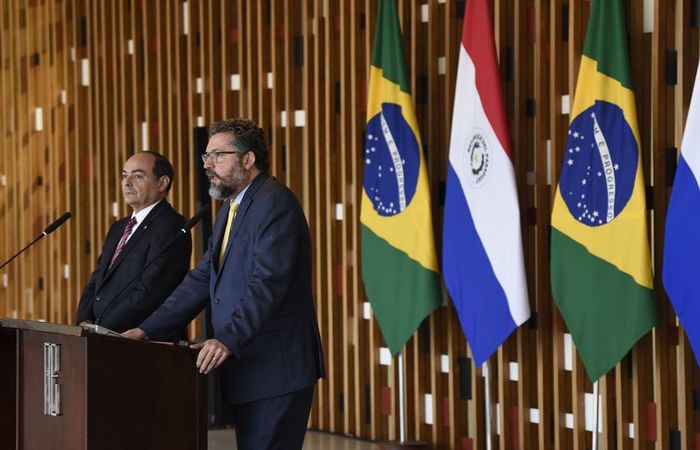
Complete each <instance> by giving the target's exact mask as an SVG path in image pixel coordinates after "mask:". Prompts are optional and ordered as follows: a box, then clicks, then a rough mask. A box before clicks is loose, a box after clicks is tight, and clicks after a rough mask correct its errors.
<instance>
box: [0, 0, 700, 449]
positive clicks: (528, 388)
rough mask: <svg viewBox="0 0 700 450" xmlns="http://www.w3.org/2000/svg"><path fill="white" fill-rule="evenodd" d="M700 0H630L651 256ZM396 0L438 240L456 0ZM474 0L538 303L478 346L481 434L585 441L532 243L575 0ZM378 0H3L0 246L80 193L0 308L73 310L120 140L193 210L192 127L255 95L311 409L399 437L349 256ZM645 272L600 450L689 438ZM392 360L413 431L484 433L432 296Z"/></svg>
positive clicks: (548, 189) (689, 422)
mask: <svg viewBox="0 0 700 450" xmlns="http://www.w3.org/2000/svg"><path fill="white" fill-rule="evenodd" d="M696 3H697V2H696V1H695V0H675V1H670V0H650V1H644V2H642V1H640V0H626V7H627V8H626V17H627V27H628V32H629V44H630V55H631V60H632V73H633V79H634V85H635V86H636V93H637V105H638V113H639V126H640V132H641V137H642V149H641V151H642V157H643V162H644V171H645V176H646V183H647V185H648V186H649V188H648V204H649V208H650V213H649V218H650V225H651V226H650V239H651V242H652V248H653V252H654V254H653V262H654V267H655V273H656V274H657V275H658V274H659V273H660V267H661V263H662V259H661V258H662V254H663V251H662V250H663V248H662V244H663V232H664V219H665V212H666V206H667V202H668V198H669V194H670V186H671V183H672V176H673V169H674V162H675V158H676V157H677V152H678V148H679V146H680V141H681V137H682V132H683V128H684V126H685V118H686V114H687V109H688V104H689V101H690V95H691V92H692V87H693V79H694V75H695V69H696V67H697V62H698V44H699V43H700V40H699V36H698V29H697V27H696V26H695V25H693V17H694V16H693V14H694V13H696V12H697V11H696V9H697V5H696ZM397 5H398V11H399V14H400V18H401V22H402V28H403V35H404V47H405V54H406V59H407V63H408V65H409V68H408V69H409V73H410V86H411V89H412V92H413V99H414V103H415V106H416V113H417V116H418V121H419V124H420V128H421V134H422V137H423V142H424V146H425V150H426V153H427V163H428V173H429V176H430V179H431V189H432V195H433V202H434V205H435V208H434V209H435V211H434V213H435V217H434V221H435V225H436V227H435V228H436V233H437V236H436V242H438V243H440V242H441V236H440V230H441V225H442V219H441V217H442V195H443V193H444V180H445V168H446V164H447V153H448V145H449V132H450V126H451V116H452V99H453V92H454V83H455V78H456V70H457V62H458V59H457V58H458V48H459V40H460V36H461V29H462V23H463V22H462V19H463V17H462V16H463V11H464V1H453V0H397ZM491 6H492V11H493V13H494V26H495V30H496V43H497V50H498V53H499V58H500V62H501V69H502V70H501V73H502V78H503V86H504V93H505V97H506V109H507V112H508V116H509V118H510V125H511V134H512V142H513V148H514V154H515V160H514V163H515V168H516V173H517V184H518V189H519V193H520V199H521V206H522V211H521V217H522V223H523V236H524V243H525V257H526V262H527V274H528V282H529V289H530V299H531V305H532V309H533V311H534V313H535V316H534V318H533V319H532V320H531V321H529V322H528V323H527V324H525V325H524V326H523V327H521V329H519V330H518V331H517V332H516V333H515V334H514V335H513V336H512V337H511V338H510V340H509V341H507V343H506V344H505V345H504V346H503V347H502V349H501V350H500V351H499V352H498V354H497V355H496V356H495V357H494V358H492V359H491V361H490V370H491V373H492V375H493V377H492V379H493V382H492V386H491V390H492V392H491V398H492V399H494V402H496V403H497V404H498V406H497V407H496V408H495V416H496V417H497V422H498V424H497V425H496V424H495V423H494V428H497V429H498V434H497V435H496V436H495V448H497V449H520V450H530V449H541V450H544V449H557V450H565V449H567V450H568V449H574V450H584V449H586V448H590V447H591V442H592V434H591V432H589V431H586V420H585V411H586V400H585V399H586V397H585V394H590V393H592V385H591V383H590V381H589V380H588V379H587V377H586V374H585V372H584V369H583V366H582V365H581V362H580V360H579V359H578V358H577V357H576V355H575V354H574V357H573V360H572V369H571V370H568V369H567V364H566V358H567V352H566V348H567V344H566V337H565V333H566V329H565V325H564V323H563V321H562V320H561V317H560V316H559V313H558V311H557V309H556V308H555V307H554V306H553V303H552V298H551V294H550V286H549V258H548V255H549V217H550V208H551V203H552V198H553V195H554V191H555V187H556V180H557V178H558V174H559V165H560V162H561V150H562V149H563V147H564V144H565V138H566V132H567V126H568V120H569V116H568V115H567V114H563V113H562V111H563V110H562V101H563V100H562V99H563V98H564V97H565V96H569V101H570V103H573V99H572V98H571V97H572V96H573V92H574V89H575V85H576V79H577V75H578V66H579V62H580V58H581V49H582V45H583V36H584V33H585V29H586V24H587V20H588V11H589V8H590V3H589V2H588V1H583V0H570V1H568V2H566V1H564V0H492V2H491ZM376 7H377V1H376V0H261V1H250V0H235V1H234V0H229V1H223V0H219V1H217V0H187V1H180V0H123V1H121V0H106V1H88V0H3V1H2V2H0V64H1V69H0V74H1V75H0V105H1V106H0V117H1V120H2V123H1V124H0V129H1V133H2V134H1V136H0V145H1V148H2V151H1V152H0V258H2V259H5V258H7V257H9V256H10V255H11V254H13V253H14V252H16V251H17V250H19V249H20V248H21V246H22V245H23V244H24V243H26V242H29V241H30V240H31V238H32V237H34V236H35V235H37V234H38V233H39V232H40V231H41V229H42V228H43V227H44V226H45V225H46V224H48V223H49V222H50V221H51V220H53V219H54V218H56V217H58V216H59V215H60V214H61V213H62V212H63V211H66V210H70V211H72V212H73V215H74V217H73V219H71V221H70V222H68V223H67V225H66V226H64V227H63V228H61V229H60V230H59V231H57V232H56V233H55V234H54V235H52V236H50V237H49V238H48V239H46V240H45V242H42V243H40V244H39V245H37V246H36V247H35V248H34V249H33V250H31V251H30V252H29V253H27V254H25V255H23V256H22V257H21V258H20V259H18V260H17V261H15V263H14V264H13V265H12V266H10V267H8V268H7V269H5V270H4V271H3V272H2V273H1V274H0V316H12V317H24V318H32V319H42V320H49V321H56V322H64V323H70V322H72V321H73V320H74V311H75V308H76V301H77V299H78V297H79V294H80V292H81V289H82V286H83V284H84V283H85V282H86V280H87V278H88V276H89V273H90V270H91V268H92V267H93V265H94V262H95V260H96V258H97V256H98V252H99V249H100V248H101V245H102V239H103V237H104V234H105V232H106V230H107V228H108V226H109V225H110V224H111V223H112V222H113V221H114V220H116V218H117V217H120V216H123V215H124V214H126V213H127V208H126V207H125V205H124V203H123V200H122V198H121V195H120V189H119V180H120V177H119V172H120V170H121V164H122V163H123V161H124V160H125V158H127V157H128V156H129V155H131V154H133V153H134V152H137V151H140V150H143V149H155V150H158V151H160V152H162V153H164V154H165V155H166V156H168V157H169V158H170V159H171V161H173V163H174V165H175V170H176V175H175V178H176V179H175V187H174V189H173V191H172V194H171V198H170V201H171V202H172V203H173V204H174V205H175V206H176V208H177V209H179V210H180V211H182V213H183V214H185V215H189V214H192V213H193V212H194V211H195V209H196V201H195V195H194V191H195V170H198V167H199V166H200V162H199V159H198V156H197V155H195V154H194V151H193V150H192V139H193V127H195V126H202V125H206V124H208V123H211V122H212V121H215V120H219V119H222V118H225V117H234V116H246V117H250V118H252V119H254V120H256V121H257V122H258V123H260V124H261V125H262V126H264V128H265V129H266V132H267V134H268V137H269V139H270V142H271V149H272V172H273V173H274V174H275V175H276V176H278V177H279V178H280V179H281V180H283V181H284V182H285V183H287V184H288V185H289V186H290V187H291V188H292V189H293V190H294V191H295V192H296V193H297V195H298V197H299V199H300V201H301V202H302V204H303V207H304V210H305V212H306V214H307V217H308V219H309V223H310V227H311V231H312V235H313V241H314V253H313V255H314V268H315V270H314V288H315V293H316V301H317V311H318V317H319V320H320V327H321V333H322V335H323V340H324V345H325V348H326V359H327V363H328V372H329V377H328V379H326V380H323V381H321V382H320V384H319V387H318V390H317V396H316V400H315V402H314V407H313V411H312V416H311V420H310V426H311V427H312V428H317V429H321V430H327V431H331V432H335V433H342V434H349V435H354V436H358V437H363V438H367V439H372V440H381V439H395V438H397V437H398V417H397V409H398V397H397V391H398V370H397V367H396V364H395V362H394V363H392V364H391V365H389V366H385V365H381V364H380V358H379V352H380V348H381V347H382V346H383V345H384V344H383V341H382V337H381V334H380V332H379V330H378V328H377V326H376V323H375V322H374V320H373V319H372V318H370V319H369V320H366V319H365V318H364V311H365V302H366V298H365V294H364V290H363V287H362V281H361V270H360V266H359V262H360V252H361V249H360V248H359V242H360V240H359V232H358V220H359V198H360V192H361V191H360V189H361V175H362V160H361V151H362V147H363V129H364V124H365V120H366V118H365V114H366V97H367V85H368V69H369V60H370V54H371V46H372V37H373V32H374V26H375V20H376ZM645 15H646V16H645ZM645 17H646V19H645ZM645 23H646V25H645ZM647 27H650V29H649V30H647V29H646V28H647ZM39 122H41V123H39ZM37 125H41V126H40V127H37ZM196 239H198V238H197V237H195V240H196ZM196 244H198V243H196ZM195 248H197V247H195ZM196 258H197V255H194V256H193V262H194V261H195V260H196ZM656 284H657V293H658V296H659V305H660V306H659V308H660V311H661V323H660V325H659V326H658V327H657V328H656V329H655V330H654V331H653V332H652V333H650V334H649V335H647V336H645V337H644V338H643V339H642V340H641V341H640V343H639V344H638V345H637V346H636V347H635V348H634V350H633V351H632V352H631V353H630V355H628V356H627V357H626V358H625V359H624V360H623V361H622V362H621V363H620V364H619V365H618V366H617V367H616V368H615V370H613V371H611V372H610V374H608V375H607V376H606V377H604V378H603V379H602V380H601V383H600V386H601V397H602V413H603V418H602V422H603V433H602V435H601V439H602V446H601V448H604V449H621V450H623V449H625V450H626V449H629V450H632V449H634V450H640V449H644V450H650V449H682V450H700V413H699V412H698V410H699V409H700V373H699V371H698V366H697V364H696V361H695V359H694V356H693V353H692V350H691V348H690V346H689V344H688V341H687V339H686V337H685V336H684V334H683V331H682V329H680V328H679V327H678V323H677V319H676V316H675V315H674V313H673V310H672V308H671V307H670V304H669V303H668V299H667V298H666V296H665V294H664V292H663V289H662V288H661V284H660V281H659V277H658V276H657V282H656ZM198 331H199V330H198V327H197V326H196V325H195V326H193V329H192V332H193V333H194V334H196V333H197V332H198ZM574 353H575V350H574ZM405 363H406V372H407V389H406V391H407V414H408V422H409V425H408V435H409V437H410V438H412V439H420V440H424V441H427V442H429V443H431V445H432V446H433V447H434V448H456V449H482V448H485V432H484V428H485V420H486V418H485V416H484V412H483V411H484V387H485V386H484V378H483V371H482V369H481V368H476V367H474V366H473V364H472V362H471V359H470V355H469V352H468V347H467V344H466V342H465V339H464V336H463V334H462V332H461V330H460V328H459V324H458V322H457V320H456V316H455V314H454V311H453V309H452V307H451V306H449V304H446V305H445V306H443V307H441V308H440V309H439V310H438V311H436V312H435V313H434V314H433V315H432V316H431V317H430V318H429V319H427V320H426V321H425V322H424V323H423V325H422V326H421V328H420V330H419V332H418V333H417V334H416V336H415V337H414V339H413V340H412V341H410V342H409V344H408V345H407V347H406V350H405ZM443 367H444V368H445V369H446V371H443ZM512 375H517V376H516V377H514V378H516V379H515V380H514V379H513V377H512ZM569 414H571V415H572V416H568V415H569ZM630 436H633V437H630Z"/></svg>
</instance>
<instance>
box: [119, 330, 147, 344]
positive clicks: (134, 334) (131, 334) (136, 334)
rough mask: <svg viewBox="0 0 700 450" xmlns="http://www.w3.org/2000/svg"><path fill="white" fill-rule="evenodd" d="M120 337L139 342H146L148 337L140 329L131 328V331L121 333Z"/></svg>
mask: <svg viewBox="0 0 700 450" xmlns="http://www.w3.org/2000/svg"><path fill="white" fill-rule="evenodd" d="M122 336H124V337H127V338H129V339H138V340H139V341H147V340H148V336H146V332H145V331H143V330H142V329H141V328H132V329H131V330H126V331H125V332H123V333H122Z"/></svg>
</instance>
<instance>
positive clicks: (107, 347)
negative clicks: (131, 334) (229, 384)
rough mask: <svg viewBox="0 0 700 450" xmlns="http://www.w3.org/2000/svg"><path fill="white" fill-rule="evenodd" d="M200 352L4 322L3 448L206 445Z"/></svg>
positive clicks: (200, 449)
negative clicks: (197, 359) (199, 367)
mask: <svg viewBox="0 0 700 450" xmlns="http://www.w3.org/2000/svg"><path fill="white" fill-rule="evenodd" d="M195 359H196V352H195V351H193V350H191V349H189V348H183V347H177V346H173V345H166V344H158V343H150V342H141V341H135V340H130V339H125V338H121V337H112V336H105V335H100V334H97V333H92V332H89V331H87V330H84V329H82V328H80V327H74V326H68V325H57V324H48V323H41V322H32V321H21V320H15V319H0V449H2V450H5V449H8V450H10V449H11V450H37V449H42V450H68V449H70V450H112V449H113V450H129V449H139V450H156V449H157V450H162V449H168V450H179V449H182V450H206V448H207V430H206V428H207V427H206V409H207V407H206V406H207V405H206V401H207V400H206V399H207V396H206V378H205V377H204V376H203V375H200V374H199V372H198V371H197V369H196V367H195Z"/></svg>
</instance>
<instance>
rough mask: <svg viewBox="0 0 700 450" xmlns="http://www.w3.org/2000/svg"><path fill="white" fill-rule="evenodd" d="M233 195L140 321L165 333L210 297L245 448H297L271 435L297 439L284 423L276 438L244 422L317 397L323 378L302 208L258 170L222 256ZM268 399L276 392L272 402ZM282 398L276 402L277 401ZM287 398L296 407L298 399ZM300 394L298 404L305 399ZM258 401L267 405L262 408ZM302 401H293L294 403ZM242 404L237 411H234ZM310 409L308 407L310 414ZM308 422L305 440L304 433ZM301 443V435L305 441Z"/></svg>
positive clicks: (153, 333)
mask: <svg viewBox="0 0 700 450" xmlns="http://www.w3.org/2000/svg"><path fill="white" fill-rule="evenodd" d="M228 210H229V202H227V203H226V204H225V205H224V207H222V208H221V210H220V211H219V214H218V216H217V220H216V223H215V225H214V230H213V232H212V237H211V239H210V240H209V247H208V250H207V252H206V253H205V254H204V256H203V257H202V259H201V261H200V262H199V264H197V266H196V267H195V268H194V269H193V270H192V271H191V272H190V273H189V275H188V276H187V277H186V278H185V280H184V281H183V282H182V284H180V286H178V288H177V289H176V290H175V291H174V292H173V293H172V294H171V295H170V297H169V298H168V299H167V300H166V301H165V302H164V303H163V305H162V306H161V307H160V308H159V309H158V310H157V311H156V312H155V313H154V314H153V315H152V316H151V317H149V318H148V319H147V320H146V321H145V322H144V323H143V324H142V325H141V328H142V329H143V330H144V331H145V332H146V334H147V335H148V337H149V338H150V339H159V338H160V337H161V336H163V335H167V334H169V333H170V332H171V331H172V330H173V329H175V328H177V327H180V326H182V324H184V323H187V322H189V321H190V320H192V319H193V318H194V317H195V316H196V315H197V314H198V313H199V312H200V311H201V310H202V309H204V307H205V306H206V305H207V302H210V304H211V309H212V325H213V330H214V337H215V338H216V339H218V340H219V341H221V342H222V343H223V344H224V345H225V346H226V347H227V348H228V349H229V350H230V351H231V353H232V355H231V357H229V358H228V359H227V360H226V361H225V362H224V363H223V365H222V366H221V367H220V368H219V369H218V370H220V372H221V379H222V384H223V390H224V395H225V397H226V400H227V401H228V402H230V403H231V404H233V405H234V417H239V418H242V417H243V416H241V411H243V410H245V408H247V407H251V406H252V405H256V406H252V407H253V408H255V410H254V411H252V410H250V411H249V412H250V414H248V413H246V414H244V416H245V417H253V416H254V415H255V416H257V417H258V418H259V419H256V420H253V423H250V424H244V423H243V421H242V422H241V423H240V424H236V427H237V436H238V442H239V446H241V445H242V446H243V447H244V448H298V447H296V446H295V444H289V446H287V444H285V445H282V446H277V444H271V443H270V442H273V441H274V442H289V443H292V442H296V441H298V438H299V436H298V435H295V436H292V435H288V436H285V433H287V432H289V433H292V434H293V433H295V432H294V431H289V430H280V431H279V432H280V434H281V435H280V436H276V437H275V438H274V439H272V440H270V441H264V442H265V443H264V444H262V443H261V442H263V441H255V440H250V441H245V437H243V439H244V440H243V441H242V440H241V439H242V438H241V436H239V434H240V432H241V427H244V428H246V427H247V430H248V431H251V432H252V433H258V432H260V431H261V429H262V428H265V427H268V426H273V428H274V424H273V425H270V424H269V423H266V421H267V420H273V421H274V416H275V415H279V410H280V408H284V406H280V402H279V397H280V396H285V395H294V393H299V392H303V393H304V396H306V395H307V394H308V405H310V402H311V393H312V392H313V386H314V384H315V383H316V380H318V378H319V377H322V376H325V369H324V363H323V351H322V348H321V340H320V335H319V331H318V324H317V321H316V314H315V309H314V303H313V296H312V292H311V238H310V234H309V228H308V224H307V222H306V218H305V216H304V212H303V210H302V209H301V206H300V205H299V202H298V201H297V199H296V197H295V196H294V194H293V193H292V192H291V191H290V190H289V189H288V188H287V187H285V186H284V185H282V184H280V183H279V182H278V181H277V180H275V179H274V178H272V177H270V176H268V175H266V174H260V175H258V176H257V177H256V178H255V179H254V180H253V181H252V182H251V184H250V186H249V187H248V190H247V191H246V193H245V196H244V198H243V200H242V202H241V205H240V206H239V208H238V211H237V213H236V216H235V219H234V222H233V225H232V229H231V232H230V236H229V245H228V246H227V248H226V254H225V255H224V259H223V260H222V261H221V262H220V263H219V262H218V261H217V260H218V255H219V252H220V249H221V245H222V243H221V241H222V239H223V234H224V227H225V225H226V219H227V216H228ZM271 399H276V400H274V401H272V403H270V400H271ZM275 402H276V403H275ZM295 402H296V400H292V401H290V402H286V401H282V403H285V404H286V405H287V406H289V407H290V408H295V407H299V404H300V403H299V402H296V403H295ZM305 402H307V399H306V397H304V399H303V401H301V403H302V404H306V403H305ZM261 405H262V408H261ZM295 405H296V406H295ZM237 409H238V413H237V412H236V410H237ZM306 414H307V415H308V411H306ZM305 425H306V419H303V427H302V429H301V439H302V440H303V432H304V431H305ZM300 445H301V443H300V442H299V447H300Z"/></svg>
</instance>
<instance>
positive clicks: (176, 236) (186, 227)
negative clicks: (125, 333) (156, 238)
mask: <svg viewBox="0 0 700 450" xmlns="http://www.w3.org/2000/svg"><path fill="white" fill-rule="evenodd" d="M209 210H211V205H205V206H204V207H203V208H202V209H200V210H199V211H197V213H196V214H195V215H194V216H192V218H190V219H189V220H188V221H187V222H185V223H184V224H182V227H181V228H180V229H179V230H177V232H176V233H175V234H174V235H173V237H171V238H170V240H169V241H167V242H166V243H165V245H163V247H161V249H160V251H159V252H158V253H156V254H155V255H153V257H151V258H150V259H149V260H148V261H146V264H144V265H143V269H142V270H141V271H140V272H139V273H137V274H136V276H134V277H133V278H131V279H130V280H129V281H128V282H127V283H126V284H125V285H124V287H123V288H121V289H120V290H119V292H117V294H116V295H115V296H114V297H112V300H110V302H109V304H108V305H107V306H105V309H103V310H102V314H100V315H99V317H97V318H96V319H95V324H96V325H99V324H100V321H101V320H102V317H103V316H104V315H105V313H106V312H107V311H109V309H110V307H112V306H113V305H114V301H115V300H116V299H118V298H119V296H120V295H122V294H123V293H124V291H126V289H127V288H128V287H130V286H131V285H132V284H133V283H134V282H135V281H136V280H137V279H138V278H140V277H141V275H143V272H144V271H145V270H146V268H147V267H148V266H150V265H151V264H152V263H153V261H155V260H156V259H157V258H158V257H160V255H162V254H163V253H165V251H166V250H167V249H169V248H170V246H171V245H173V243H175V241H177V240H178V239H179V238H180V237H181V236H184V235H185V234H187V232H188V231H190V228H192V227H193V226H195V225H197V222H199V221H200V220H202V217H204V216H205V215H206V214H208V213H209Z"/></svg>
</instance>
